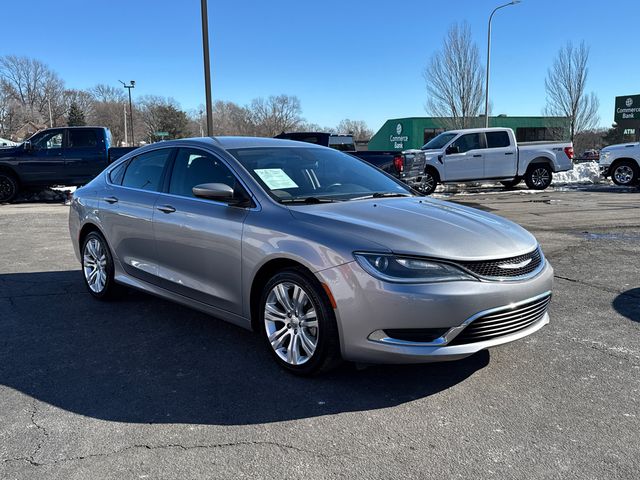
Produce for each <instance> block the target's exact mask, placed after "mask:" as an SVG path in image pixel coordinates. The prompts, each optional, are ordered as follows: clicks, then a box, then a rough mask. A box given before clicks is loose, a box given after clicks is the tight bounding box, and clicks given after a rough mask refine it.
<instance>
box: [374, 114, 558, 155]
mask: <svg viewBox="0 0 640 480" xmlns="http://www.w3.org/2000/svg"><path fill="white" fill-rule="evenodd" d="M450 123H451V122H450V119H447V118H440V117H408V118H393V119H391V120H387V121H386V122H385V123H384V125H383V126H382V128H380V130H378V132H377V133H376V134H375V135H374V136H373V137H371V140H370V141H369V144H368V149H369V150H398V151H400V150H408V149H411V148H420V147H422V145H424V144H425V143H427V142H428V141H429V140H431V139H432V138H433V137H435V136H436V135H438V134H439V133H441V132H443V131H445V130H451V128H447V125H450ZM489 126H490V127H505V128H511V129H513V131H514V132H515V134H516V139H517V141H518V142H537V141H551V140H566V139H567V138H568V137H569V119H568V118H564V117H509V116H507V115H498V116H497V117H489ZM477 127H484V117H476V118H474V121H473V122H472V125H471V126H470V128H477Z"/></svg>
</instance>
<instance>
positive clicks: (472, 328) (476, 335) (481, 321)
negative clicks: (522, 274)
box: [449, 295, 551, 345]
mask: <svg viewBox="0 0 640 480" xmlns="http://www.w3.org/2000/svg"><path fill="white" fill-rule="evenodd" d="M550 300H551V295H547V296H546V297H543V298H539V299H537V300H534V301H532V302H529V303H525V304H522V305H519V306H517V307H516V308H513V309H511V310H501V311H499V312H496V313H491V314H489V315H484V316H482V317H480V318H477V319H476V320H474V321H473V322H471V323H470V324H469V325H468V326H467V327H466V328H465V329H464V330H463V331H462V332H461V333H460V334H458V336H457V337H455V338H454V339H453V340H452V341H451V342H450V343H449V345H464V344H466V343H475V342H484V341H485V340H491V339H492V338H496V337H502V336H504V335H511V334H513V333H517V332H519V331H520V330H524V329H525V328H527V327H529V326H531V325H533V324H534V323H536V322H537V321H538V320H540V319H541V318H542V317H543V316H544V314H545V313H546V311H547V307H548V306H549V301H550Z"/></svg>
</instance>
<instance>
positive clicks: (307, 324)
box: [264, 282, 319, 365]
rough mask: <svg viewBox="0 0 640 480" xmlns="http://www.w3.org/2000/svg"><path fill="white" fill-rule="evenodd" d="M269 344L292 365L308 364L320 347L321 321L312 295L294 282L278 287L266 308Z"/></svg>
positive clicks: (270, 296)
mask: <svg viewBox="0 0 640 480" xmlns="http://www.w3.org/2000/svg"><path fill="white" fill-rule="evenodd" d="M264 324H265V330H266V333H267V336H268V340H269V343H270V344H271V348H273V350H274V352H275V353H276V354H277V355H278V357H279V358H280V359H282V360H283V361H284V362H286V363H288V364H290V365H303V364H305V363H306V362H308V361H309V360H310V359H311V357H312V356H313V354H314V352H315V351H316V347H317V346H318V333H319V332H318V318H317V313H316V308H315V306H314V305H313V303H312V302H311V299H310V297H309V294H308V293H307V292H306V291H305V290H304V289H303V288H302V287H300V286H299V285H297V284H295V283H293V282H281V283H278V284H276V285H275V286H274V287H273V288H272V289H271V291H270V292H269V294H268V295H267V301H266V303H265V307H264Z"/></svg>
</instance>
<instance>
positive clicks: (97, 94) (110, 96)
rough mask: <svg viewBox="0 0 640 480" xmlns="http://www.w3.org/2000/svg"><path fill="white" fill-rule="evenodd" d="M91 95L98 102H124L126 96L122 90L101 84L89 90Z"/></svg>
mask: <svg viewBox="0 0 640 480" xmlns="http://www.w3.org/2000/svg"><path fill="white" fill-rule="evenodd" d="M89 93H91V95H92V96H93V98H95V99H96V101H98V102H124V101H125V100H126V95H125V93H124V91H123V89H122V88H117V87H112V86H111V85H105V84H103V83H100V84H98V85H96V86H95V87H93V88H91V89H90V90H89Z"/></svg>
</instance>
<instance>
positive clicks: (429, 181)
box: [418, 169, 438, 195]
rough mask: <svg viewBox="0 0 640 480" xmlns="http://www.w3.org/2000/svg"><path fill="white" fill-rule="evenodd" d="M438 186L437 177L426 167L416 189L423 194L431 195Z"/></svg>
mask: <svg viewBox="0 0 640 480" xmlns="http://www.w3.org/2000/svg"><path fill="white" fill-rule="evenodd" d="M437 186H438V179H437V177H436V175H434V173H433V172H432V171H431V170H429V169H427V170H425V172H424V174H423V175H422V180H420V184H419V185H418V190H419V191H420V192H422V193H423V194H425V195H431V194H432V193H433V192H434V191H435V189H436V187H437Z"/></svg>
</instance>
